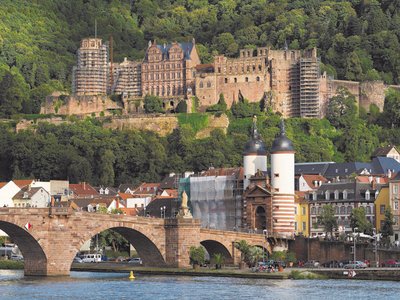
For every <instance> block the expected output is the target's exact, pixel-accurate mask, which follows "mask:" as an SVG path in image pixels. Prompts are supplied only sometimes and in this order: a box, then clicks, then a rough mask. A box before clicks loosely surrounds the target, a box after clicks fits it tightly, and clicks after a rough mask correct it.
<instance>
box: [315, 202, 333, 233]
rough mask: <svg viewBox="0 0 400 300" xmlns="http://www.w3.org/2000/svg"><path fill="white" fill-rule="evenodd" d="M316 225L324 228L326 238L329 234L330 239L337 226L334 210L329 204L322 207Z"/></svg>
mask: <svg viewBox="0 0 400 300" xmlns="http://www.w3.org/2000/svg"><path fill="white" fill-rule="evenodd" d="M318 224H319V225H322V226H323V227H324V230H325V234H326V236H328V232H329V233H330V237H332V233H333V231H334V230H335V229H337V227H338V225H337V219H336V217H335V208H334V207H333V206H332V205H331V204H327V205H324V206H323V207H322V211H321V214H320V215H319V216H318Z"/></svg>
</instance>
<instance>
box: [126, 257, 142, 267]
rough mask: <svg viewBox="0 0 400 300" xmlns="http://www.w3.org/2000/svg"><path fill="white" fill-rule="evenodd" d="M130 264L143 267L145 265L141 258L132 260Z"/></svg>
mask: <svg viewBox="0 0 400 300" xmlns="http://www.w3.org/2000/svg"><path fill="white" fill-rule="evenodd" d="M128 263H130V264H135V265H142V264H143V262H142V259H141V258H140V257H134V258H132V259H131V260H129V262H128Z"/></svg>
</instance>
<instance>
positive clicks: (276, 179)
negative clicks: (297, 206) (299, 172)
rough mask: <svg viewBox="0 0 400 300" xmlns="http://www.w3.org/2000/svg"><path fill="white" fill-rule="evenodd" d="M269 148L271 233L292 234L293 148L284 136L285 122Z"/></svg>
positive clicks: (293, 196)
mask: <svg viewBox="0 0 400 300" xmlns="http://www.w3.org/2000/svg"><path fill="white" fill-rule="evenodd" d="M280 129H281V131H280V133H279V134H278V135H277V137H276V138H275V140H274V142H273V143H272V148H271V186H272V193H273V196H272V219H273V233H274V234H277V235H279V236H288V237H289V236H292V235H293V233H294V231H295V230H294V221H295V220H294V198H295V195H294V154H295V151H294V148H293V144H292V141H291V140H289V139H288V138H287V137H286V132H285V124H284V122H283V120H282V121H281V124H280Z"/></svg>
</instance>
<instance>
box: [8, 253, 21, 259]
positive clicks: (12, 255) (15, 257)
mask: <svg viewBox="0 0 400 300" xmlns="http://www.w3.org/2000/svg"><path fill="white" fill-rule="evenodd" d="M10 259H12V260H24V257H23V256H22V255H20V254H11V257H10Z"/></svg>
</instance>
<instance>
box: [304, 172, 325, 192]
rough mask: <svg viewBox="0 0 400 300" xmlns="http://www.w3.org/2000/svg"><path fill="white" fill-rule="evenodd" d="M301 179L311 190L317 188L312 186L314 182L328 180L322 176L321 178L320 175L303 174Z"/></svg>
mask: <svg viewBox="0 0 400 300" xmlns="http://www.w3.org/2000/svg"><path fill="white" fill-rule="evenodd" d="M303 178H304V180H305V181H306V182H307V184H308V186H309V187H310V188H312V189H314V188H318V186H315V185H314V182H315V181H318V182H319V181H322V183H324V182H328V180H327V179H326V178H325V177H324V176H321V175H313V174H303Z"/></svg>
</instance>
